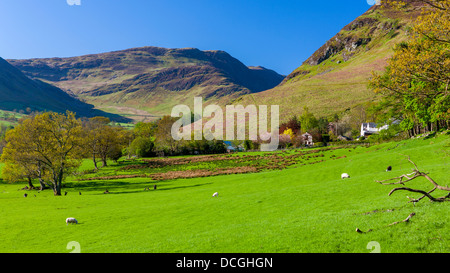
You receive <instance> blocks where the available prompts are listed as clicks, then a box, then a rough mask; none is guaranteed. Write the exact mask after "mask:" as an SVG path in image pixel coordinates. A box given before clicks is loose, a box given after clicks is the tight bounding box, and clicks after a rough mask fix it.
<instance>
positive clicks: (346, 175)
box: [341, 173, 350, 179]
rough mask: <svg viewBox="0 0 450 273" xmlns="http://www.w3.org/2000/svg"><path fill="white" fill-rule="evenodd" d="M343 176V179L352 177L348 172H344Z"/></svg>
mask: <svg viewBox="0 0 450 273" xmlns="http://www.w3.org/2000/svg"><path fill="white" fill-rule="evenodd" d="M341 178H342V179H344V178H350V175H348V173H343V174H341Z"/></svg>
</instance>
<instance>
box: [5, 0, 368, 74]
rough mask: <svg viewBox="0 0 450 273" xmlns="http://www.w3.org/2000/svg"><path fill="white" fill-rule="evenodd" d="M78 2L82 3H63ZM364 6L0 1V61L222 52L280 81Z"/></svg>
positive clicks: (355, 2) (289, 0)
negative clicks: (147, 50) (143, 51)
mask: <svg viewBox="0 0 450 273" xmlns="http://www.w3.org/2000/svg"><path fill="white" fill-rule="evenodd" d="M77 1H80V3H81V5H69V4H68V2H77ZM373 2H374V1H371V0H339V1H336V0H319V1H315V0H309V1H307V0H0V57H2V58H4V59H25V58H46V57H70V56H79V55H84V54H91V53H102V52H109V51H114V50H122V49H127V48H132V47H141V46H160V47H167V48H183V47H195V48H199V49H201V50H224V51H227V52H228V53H230V54H231V55H232V56H233V57H235V58H237V59H239V60H240V61H242V62H243V63H244V64H245V65H249V66H250V65H252V66H256V65H261V66H264V67H266V68H269V69H273V70H275V71H277V72H278V73H280V74H284V75H287V74H289V73H290V72H292V71H293V70H294V69H295V68H297V67H298V66H300V65H301V63H302V62H303V61H304V60H306V59H307V58H308V57H309V56H310V55H311V54H312V53H314V51H315V50H317V49H318V48H319V47H320V46H322V45H323V44H324V43H325V42H326V41H327V40H329V39H330V38H331V37H333V36H334V35H335V34H336V33H337V32H339V30H340V29H342V28H343V27H344V26H345V25H347V24H348V23H350V22H352V21H353V20H354V19H355V18H356V17H358V16H359V15H361V14H362V13H364V12H365V11H367V10H368V9H369V8H370V5H369V3H373Z"/></svg>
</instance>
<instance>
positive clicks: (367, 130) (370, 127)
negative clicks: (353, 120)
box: [361, 122, 389, 137]
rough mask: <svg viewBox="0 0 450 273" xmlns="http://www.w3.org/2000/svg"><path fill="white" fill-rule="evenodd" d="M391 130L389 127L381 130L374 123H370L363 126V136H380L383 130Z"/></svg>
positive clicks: (385, 126) (386, 126) (383, 127)
mask: <svg viewBox="0 0 450 273" xmlns="http://www.w3.org/2000/svg"><path fill="white" fill-rule="evenodd" d="M388 128H389V125H387V124H386V125H384V126H382V127H380V128H378V127H377V124H376V123H374V122H368V123H363V124H361V136H364V137H367V136H370V135H373V134H378V133H379V132H380V131H381V130H386V129H388Z"/></svg>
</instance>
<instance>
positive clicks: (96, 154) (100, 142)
mask: <svg viewBox="0 0 450 273" xmlns="http://www.w3.org/2000/svg"><path fill="white" fill-rule="evenodd" d="M109 123H110V120H109V118H106V117H93V118H90V119H88V120H87V121H85V122H84V124H83V128H84V135H85V137H84V141H85V149H86V151H87V153H88V154H90V155H91V156H92V160H93V162H94V166H95V169H98V167H97V158H98V159H100V160H101V161H102V167H105V166H107V165H108V162H107V159H108V158H110V159H113V160H118V159H119V158H120V157H121V156H122V149H123V148H124V147H125V146H126V145H128V142H127V140H128V137H129V135H128V134H127V133H126V131H125V129H123V128H122V127H120V126H110V125H109Z"/></svg>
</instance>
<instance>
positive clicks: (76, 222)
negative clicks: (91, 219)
mask: <svg viewBox="0 0 450 273" xmlns="http://www.w3.org/2000/svg"><path fill="white" fill-rule="evenodd" d="M69 223H71V224H78V221H77V219H75V218H72V217H70V218H67V219H66V225H68V224H69Z"/></svg>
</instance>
